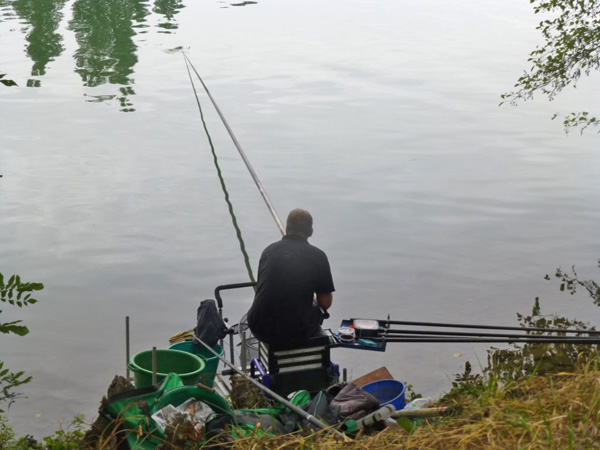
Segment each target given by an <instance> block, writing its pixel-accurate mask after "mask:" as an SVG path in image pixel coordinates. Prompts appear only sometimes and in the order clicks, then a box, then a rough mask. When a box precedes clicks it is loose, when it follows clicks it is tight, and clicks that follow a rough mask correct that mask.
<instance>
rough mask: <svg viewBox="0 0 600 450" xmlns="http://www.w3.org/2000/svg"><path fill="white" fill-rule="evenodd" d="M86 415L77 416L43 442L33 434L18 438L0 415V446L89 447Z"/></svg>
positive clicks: (19, 449) (25, 449)
mask: <svg viewBox="0 0 600 450" xmlns="http://www.w3.org/2000/svg"><path fill="white" fill-rule="evenodd" d="M85 427H86V425H85V423H84V417H83V416H82V415H80V416H77V417H75V419H73V422H72V423H71V425H70V426H69V427H68V429H66V430H62V429H60V430H58V431H55V432H54V434H53V435H51V436H47V437H45V438H43V443H41V442H39V441H36V440H35V439H34V438H32V437H31V436H25V437H22V438H16V437H15V433H14V431H13V430H12V428H11V427H10V425H9V424H8V422H7V420H6V418H5V417H4V416H2V415H0V448H1V449H3V450H80V449H86V448H89V447H88V446H87V444H86V443H85V440H84V436H85V432H84V429H85Z"/></svg>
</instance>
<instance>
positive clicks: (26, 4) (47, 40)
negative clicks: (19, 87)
mask: <svg viewBox="0 0 600 450" xmlns="http://www.w3.org/2000/svg"><path fill="white" fill-rule="evenodd" d="M65 3H66V0H15V1H14V2H12V3H11V6H12V8H13V10H14V11H15V13H16V14H17V15H18V16H19V17H20V18H21V19H22V20H23V21H25V22H27V23H28V24H29V25H30V27H29V28H27V35H26V36H25V39H26V40H27V42H28V45H27V48H26V52H27V55H28V56H29V58H31V60H32V61H33V67H32V68H31V76H34V77H39V76H43V75H45V74H46V66H47V65H48V63H49V62H50V61H53V60H54V59H55V58H57V57H58V56H60V54H61V53H62V52H63V50H64V47H63V45H62V41H63V37H62V36H61V35H60V34H59V33H58V32H57V30H58V26H59V25H60V21H61V20H62V18H63V13H62V10H63V7H64V5H65ZM27 86H31V87H39V86H40V80H37V79H30V80H28V81H27Z"/></svg>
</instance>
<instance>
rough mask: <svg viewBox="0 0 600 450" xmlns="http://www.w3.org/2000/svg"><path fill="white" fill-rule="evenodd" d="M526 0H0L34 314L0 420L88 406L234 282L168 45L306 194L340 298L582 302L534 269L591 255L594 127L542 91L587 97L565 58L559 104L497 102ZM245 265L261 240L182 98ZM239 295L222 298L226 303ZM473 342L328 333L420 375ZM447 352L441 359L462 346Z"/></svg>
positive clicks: (549, 308)
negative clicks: (25, 379) (566, 81)
mask: <svg viewBox="0 0 600 450" xmlns="http://www.w3.org/2000/svg"><path fill="white" fill-rule="evenodd" d="M537 21H538V18H536V17H534V15H533V13H532V11H531V10H530V6H529V4H528V2H524V1H517V0H510V1H506V0H504V1H488V2H478V1H474V0H473V1H467V0H464V1H457V2H445V1H440V0H428V1H419V2H417V1H407V0H401V1H387V0H386V1H378V2H374V1H364V0H363V1H357V0H345V1H337V0H333V1H329V2H317V1H312V0H310V1H302V2H298V1H274V0H258V1H257V2H243V3H242V2H239V3H231V2H228V1H214V0H213V1H195V2H192V1H188V0H180V1H178V0H156V1H154V2H152V1H141V0H106V1H102V2H98V1H94V0H63V1H60V0H59V1H56V0H54V1H50V0H13V1H11V0H0V39H1V42H2V53H1V59H0V75H2V76H1V78H0V83H1V84H0V173H1V174H2V175H3V177H2V178H0V230H1V231H0V270H1V272H2V273H4V274H5V275H10V274H12V273H19V274H20V275H21V276H22V277H23V278H24V279H26V280H30V281H40V282H43V283H44V284H45V286H46V288H45V289H44V291H42V292H41V293H40V295H39V296H38V298H39V300H40V302H39V303H38V304H37V305H35V306H32V307H29V308H26V309H24V310H13V309H11V308H8V307H5V308H2V309H3V313H2V320H3V321H9V320H18V319H23V320H24V321H25V324H26V325H28V326H29V328H30V330H31V333H30V334H29V335H28V336H27V337H23V338H18V337H13V336H3V337H2V340H1V344H0V349H1V353H0V354H1V358H2V360H4V361H5V362H6V364H7V365H8V366H9V367H11V368H13V369H14V370H25V371H26V372H27V373H28V374H31V375H33V377H34V380H33V382H32V383H30V384H29V385H27V386H26V387H24V388H23V392H24V393H25V394H26V395H27V397H28V398H27V399H21V400H19V401H18V402H17V403H16V404H15V405H14V406H13V407H12V408H11V410H10V414H9V417H10V418H11V421H12V422H13V424H14V425H15V428H16V430H17V431H18V432H20V433H23V434H24V433H32V434H35V435H37V436H43V435H45V434H48V433H50V432H51V431H52V430H54V429H56V428H57V427H58V426H59V425H61V424H62V425H66V424H68V423H70V421H71V419H72V417H73V416H74V415H76V414H78V413H85V414H86V416H88V417H90V418H91V417H93V416H94V415H95V410H96V408H97V405H98V402H99V399H100V397H101V396H102V395H103V394H104V392H105V389H106V387H107V386H108V384H109V383H110V381H111V379H112V377H113V375H114V374H116V373H119V374H123V373H124V370H125V348H124V340H125V337H124V335H125V332H124V322H125V316H131V322H132V351H133V352H138V351H142V350H146V349H149V348H151V347H152V346H159V347H164V346H166V345H167V344H168V338H169V336H171V335H172V334H174V333H176V332H178V331H181V330H185V329H189V328H191V327H193V326H194V322H195V310H196V308H197V306H198V304H199V302H200V301H201V300H203V299H205V298H210V297H212V295H213V294H212V291H213V289H214V287H215V286H217V285H219V284H224V283H234V282H242V281H246V280H247V279H248V275H247V272H246V268H245V265H244V261H243V258H242V256H241V253H240V249H239V244H238V242H237V240H236V237H235V232H234V229H233V227H232V224H231V219H230V217H229V214H228V210H227V205H226V204H225V202H224V198H223V192H222V191H221V187H220V184H219V181H218V178H217V174H216V170H215V168H214V164H213V161H212V156H211V153H210V148H209V146H208V143H207V140H206V136H205V135H204V132H203V130H202V128H201V123H200V121H199V115H198V110H197V107H196V104H195V100H194V98H193V93H192V90H191V87H190V82H189V79H188V75H187V72H186V69H185V64H184V61H183V58H182V55H181V54H180V53H178V52H177V49H178V48H180V47H181V48H184V49H187V51H188V52H189V56H190V58H191V60H192V61H193V62H194V64H195V66H196V67H197V69H198V70H199V71H200V73H201V74H202V75H203V76H204V78H205V81H206V82H207V84H208V85H209V87H210V88H211V92H212V94H213V95H214V97H215V98H216V100H217V102H218V103H219V104H220V107H221V109H222V110H223V112H224V113H225V115H226V117H227V118H228V120H229V122H230V125H231V126H232V128H233V129H234V130H235V132H236V134H237V137H238V139H239V140H240V142H241V143H242V145H243V146H244V148H245V150H246V153H247V155H248V157H249V159H250V160H251V161H252V164H253V165H254V168H255V170H256V171H257V173H258V174H259V176H260V178H261V180H262V182H263V184H264V186H265V188H266V189H267V191H268V193H269V194H270V196H271V200H272V201H273V203H274V204H275V206H276V207H277V209H278V211H279V213H280V215H282V216H285V215H286V214H287V212H288V211H289V210H290V209H292V208H295V207H303V208H306V209H309V210H310V211H311V212H312V213H313V215H314V217H315V235H314V237H313V239H312V242H313V243H314V244H315V245H317V246H319V247H321V248H322V249H324V250H325V251H326V252H327V253H328V255H329V258H330V261H331V265H332V268H333V275H334V280H335V283H336V287H337V291H336V294H335V300H334V307H333V309H332V319H331V320H330V321H329V325H330V326H331V327H332V328H337V326H338V324H339V322H340V320H341V319H342V318H347V317H350V316H358V317H371V318H377V317H385V316H387V315H388V314H391V315H392V317H393V318H395V319H409V320H426V321H450V322H452V321H454V322H471V323H493V324H508V325H512V324H514V323H515V322H516V313H517V312H523V313H525V312H529V311H530V309H531V306H532V304H533V299H534V298H535V297H536V296H539V297H540V299H541V306H542V312H544V313H555V314H561V315H566V316H568V317H574V318H579V319H584V320H589V321H590V322H591V324H593V325H599V323H598V320H597V317H598V311H597V309H596V307H594V306H593V305H592V304H591V301H589V300H587V299H586V298H584V297H577V296H575V297H568V296H565V295H564V294H561V293H560V292H559V291H558V289H557V285H556V284H553V283H552V282H548V281H544V280H543V277H544V275H546V274H547V273H552V272H553V270H554V269H555V268H556V267H558V266H562V267H565V268H566V267H570V266H571V265H576V267H577V269H578V272H579V273H580V274H581V275H582V277H584V278H585V277H597V269H596V260H597V259H598V257H600V234H599V233H598V232H597V231H598V221H599V218H600V212H599V211H600V208H599V207H600V195H599V194H600V181H599V180H600V177H599V173H600V148H599V145H598V143H599V142H600V141H598V139H599V138H598V136H597V135H596V134H595V133H593V132H590V133H587V134H586V135H584V136H583V137H580V136H579V135H578V134H576V133H575V134H572V135H570V136H568V137H567V136H565V134H564V133H563V131H562V129H561V128H560V125H559V124H558V123H557V122H552V121H551V120H550V119H549V118H550V116H551V115H552V114H553V113H554V112H556V111H562V112H569V111H572V110H573V111H574V110H585V109H588V110H592V111H593V110H594V108H596V107H597V105H598V104H599V103H600V102H599V101H600V90H599V89H598V87H597V86H594V85H593V84H592V83H591V81H590V80H587V79H586V80H582V82H581V84H580V86H579V87H578V89H577V90H569V91H567V92H565V93H563V94H561V96H560V97H559V98H558V99H557V100H556V101H554V102H552V103H549V102H547V101H546V100H545V99H543V98H541V97H540V98H537V99H536V101H535V102H528V103H526V104H523V105H520V106H519V107H516V108H515V107H509V106H504V107H502V108H499V107H498V103H499V100H500V94H501V93H503V92H505V91H507V90H509V89H510V87H511V86H512V85H513V84H514V82H515V81H516V78H517V77H518V76H519V75H520V74H521V72H522V70H523V69H524V68H526V57H527V54H528V52H529V51H530V50H531V49H533V48H534V46H535V45H536V44H537V43H538V36H537V34H536V32H535V24H536V23H537ZM201 102H202V103H203V106H204V110H205V114H206V116H207V124H208V128H209V130H210V131H211V134H212V138H213V140H214V143H215V148H216V150H217V153H218V155H219V161H220V164H221V168H222V170H223V175H224V177H225V181H226V183H227V188H228V190H229V193H230V196H231V200H232V202H233V205H234V208H235V213H236V215H237V219H238V222H239V224H240V227H241V229H242V232H243V235H244V238H245V243H246V247H247V249H248V254H249V257H250V260H251V263H252V266H253V268H254V270H256V266H257V264H258V257H259V255H260V252H261V251H262V249H263V248H264V247H265V246H266V245H267V244H269V243H270V242H272V241H274V240H276V239H278V237H279V234H278V233H279V232H278V230H277V228H276V226H275V224H274V222H273V221H272V219H271V218H270V215H269V213H268V211H267V209H266V208H265V206H264V203H263V201H262V199H261V197H260V195H259V194H258V192H257V189H256V187H255V186H254V184H253V182H252V179H251V178H250V176H249V174H248V173H247V171H246V168H245V167H244V165H243V163H242V162H241V160H240V158H239V156H238V155H237V153H236V151H235V148H234V147H233V145H232V144H231V142H230V139H229V137H228V136H227V134H226V132H225V130H224V128H223V126H222V124H221V123H220V122H219V120H218V117H217V115H216V113H215V112H214V110H213V109H212V108H211V107H210V106H209V103H208V100H207V98H206V97H204V96H202V97H201ZM250 302H251V296H250V293H246V295H243V293H239V294H235V295H234V294H232V295H229V296H227V297H226V299H225V309H226V314H227V315H228V316H229V317H230V319H231V321H232V322H234V323H235V322H236V321H237V320H238V319H239V318H240V316H241V315H242V314H244V313H245V312H246V310H247V309H248V307H249V305H250ZM485 351H486V348H485V347H482V346H476V345H469V344H463V345H458V344H448V345H437V346H435V347H434V346H431V345H427V344H420V345H413V346H410V347H409V346H403V345H401V344H398V345H397V346H395V347H391V348H388V350H387V352H385V353H383V354H373V353H366V352H352V351H347V350H336V351H334V358H335V360H336V362H338V363H340V364H341V365H342V366H343V367H347V368H348V369H349V371H350V373H351V374H352V376H359V375H362V374H364V373H366V372H368V371H370V370H372V369H374V368H376V367H379V366H381V365H385V366H387V367H388V369H389V370H390V371H391V372H392V373H393V374H394V376H395V377H396V378H399V379H402V380H404V381H407V382H409V383H411V384H413V385H414V389H415V390H416V391H417V392H421V393H423V394H425V395H432V396H435V395H438V394H440V393H442V392H444V391H445V390H446V389H448V387H449V385H450V383H449V381H448V379H449V378H451V377H452V374H454V373H457V372H460V371H461V369H462V366H463V365H464V361H465V360H470V361H471V362H473V363H475V364H474V365H477V364H476V361H477V359H480V360H482V361H484V360H485V355H486V353H485ZM461 354H462V356H456V355H461Z"/></svg>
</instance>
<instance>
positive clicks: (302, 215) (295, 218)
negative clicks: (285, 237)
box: [285, 208, 313, 238]
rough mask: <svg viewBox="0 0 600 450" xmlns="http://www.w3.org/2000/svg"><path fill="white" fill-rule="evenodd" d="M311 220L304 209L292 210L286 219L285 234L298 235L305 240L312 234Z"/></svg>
mask: <svg viewBox="0 0 600 450" xmlns="http://www.w3.org/2000/svg"><path fill="white" fill-rule="evenodd" d="M312 225H313V219H312V216H311V215H310V213H309V212H308V211H306V210H304V209H300V208H297V209H294V210H292V211H291V212H290V213H289V215H288V217H287V223H286V227H285V232H286V233H287V234H299V235H301V236H304V237H305V238H309V237H311V236H312V234H313V227H312Z"/></svg>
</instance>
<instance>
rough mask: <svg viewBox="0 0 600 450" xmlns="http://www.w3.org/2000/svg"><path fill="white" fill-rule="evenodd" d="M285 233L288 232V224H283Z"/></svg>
mask: <svg viewBox="0 0 600 450" xmlns="http://www.w3.org/2000/svg"><path fill="white" fill-rule="evenodd" d="M285 234H288V226H287V225H286V226H285Z"/></svg>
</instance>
